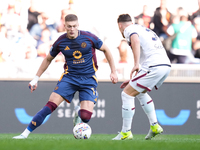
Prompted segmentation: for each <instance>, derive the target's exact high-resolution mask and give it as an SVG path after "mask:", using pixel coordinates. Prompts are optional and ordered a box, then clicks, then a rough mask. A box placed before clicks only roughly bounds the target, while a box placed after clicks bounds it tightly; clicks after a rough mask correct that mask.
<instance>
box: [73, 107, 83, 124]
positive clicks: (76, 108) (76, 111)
mask: <svg viewBox="0 0 200 150" xmlns="http://www.w3.org/2000/svg"><path fill="white" fill-rule="evenodd" d="M79 110H80V106H76V107H75V108H74V111H75V115H74V119H73V124H74V126H76V125H77V124H78V123H81V122H82V120H81V118H80V117H79V115H78V112H79Z"/></svg>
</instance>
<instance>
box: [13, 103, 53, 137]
mask: <svg viewBox="0 0 200 150" xmlns="http://www.w3.org/2000/svg"><path fill="white" fill-rule="evenodd" d="M56 108H57V105H56V104H55V103H53V102H50V101H49V102H48V103H47V104H46V105H45V106H44V107H43V108H42V109H41V110H40V111H39V112H38V113H37V114H36V115H35V116H34V117H33V119H32V121H31V122H30V123H29V125H28V127H27V128H26V129H25V130H24V132H22V134H20V135H18V136H14V137H13V139H26V138H27V137H28V135H29V134H30V133H31V132H32V131H33V130H35V129H36V128H37V127H39V126H40V125H41V124H42V122H43V121H44V119H45V118H46V116H47V115H49V114H51V113H52V112H53V111H54V110H55V109H56Z"/></svg>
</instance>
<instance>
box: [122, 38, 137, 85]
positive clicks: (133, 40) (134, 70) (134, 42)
mask: <svg viewBox="0 0 200 150" xmlns="http://www.w3.org/2000/svg"><path fill="white" fill-rule="evenodd" d="M130 41H131V48H132V51H133V57H134V67H133V68H132V70H131V73H130V79H131V78H132V76H133V73H135V75H137V73H138V71H139V59H140V41H139V37H138V35H137V34H133V35H131V37H130ZM129 81H130V80H126V81H124V82H123V83H122V84H121V86H120V88H122V89H123V88H125V87H126V86H127V85H128V83H129Z"/></svg>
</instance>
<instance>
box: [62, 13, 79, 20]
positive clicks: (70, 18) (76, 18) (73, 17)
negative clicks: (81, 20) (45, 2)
mask: <svg viewBox="0 0 200 150" xmlns="http://www.w3.org/2000/svg"><path fill="white" fill-rule="evenodd" d="M77 20H78V17H77V16H76V15H74V14H69V15H67V16H65V21H77Z"/></svg>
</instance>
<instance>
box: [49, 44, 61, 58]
mask: <svg viewBox="0 0 200 150" xmlns="http://www.w3.org/2000/svg"><path fill="white" fill-rule="evenodd" d="M57 45H58V44H57V43H56V42H55V43H54V44H53V45H52V46H51V48H50V55H51V56H52V57H56V55H57V54H58V53H59V52H60V50H59V49H58V48H57Z"/></svg>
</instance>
